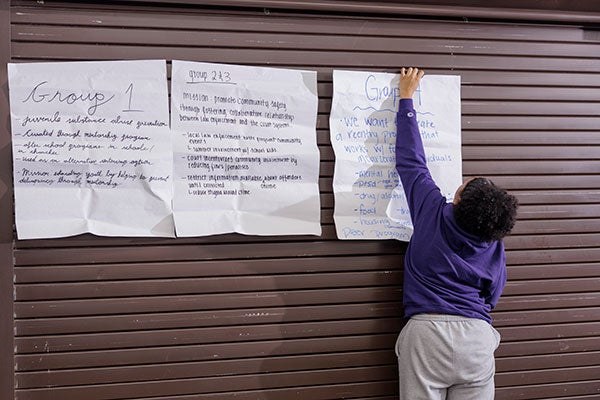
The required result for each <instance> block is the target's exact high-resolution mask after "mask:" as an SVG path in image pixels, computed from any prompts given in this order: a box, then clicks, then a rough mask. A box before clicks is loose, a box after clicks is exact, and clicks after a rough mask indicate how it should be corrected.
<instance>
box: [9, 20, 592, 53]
mask: <svg viewBox="0 0 600 400" xmlns="http://www.w3.org/2000/svg"><path fill="white" fill-rule="evenodd" d="M306 28H307V31H304V32H302V31H296V32H293V33H282V32H277V33H261V32H252V34H251V35H249V34H248V32H232V31H223V32H219V31H214V30H205V28H204V27H203V26H202V25H200V26H197V27H196V28H195V29H186V30H174V29H170V30H164V29H151V28H149V27H146V28H144V29H136V28H123V27H120V28H109V27H104V26H102V25H99V24H96V25H92V26H89V27H87V29H85V31H84V33H82V30H81V27H79V26H77V27H74V26H47V25H46V26H44V25H13V27H12V29H11V39H12V41H13V43H16V42H32V43H89V42H91V43H95V44H98V45H100V44H111V45H114V44H116V45H141V46H150V45H152V46H174V45H176V46H181V47H219V48H236V49H237V48H256V49H279V50H283V49H294V50H301V49H306V50H328V51H355V52H376V51H377V52H385V51H387V50H388V49H390V48H401V49H402V51H404V52H407V53H426V54H453V55H473V54H479V55H510V56H511V57H513V56H530V55H531V54H535V55H536V56H539V57H543V56H552V57H574V58H593V57H594V56H595V54H596V47H595V44H592V43H589V44H588V43H568V44H561V43H543V42H531V41H525V40H520V41H513V42H510V41H506V40H502V41H500V40H489V39H488V40H485V39H480V40H477V41H473V40H468V39H467V40H460V39H459V38H455V37H453V36H448V35H446V36H444V37H439V38H435V39H432V38H421V37H418V38H415V37H404V36H402V34H400V33H396V34H395V35H393V36H382V35H379V36H376V37H369V36H364V35H361V36H355V37H352V40H349V38H348V36H346V35H340V34H334V33H330V34H315V33H314V31H315V29H314V28H311V27H306ZM407 33H408V32H407ZM412 34H414V32H413V33H412Z"/></svg>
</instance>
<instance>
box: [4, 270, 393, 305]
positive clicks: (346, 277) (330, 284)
mask: <svg viewBox="0 0 600 400" xmlns="http://www.w3.org/2000/svg"><path fill="white" fill-rule="evenodd" d="M399 275H400V274H399V273H398V272H397V271H375V272H340V273H331V274H327V273H325V274H305V275H300V274H288V275H280V276H269V275H265V276H263V275H258V276H245V277H244V276H240V277H222V278H189V279H186V278H182V279H152V280H127V281H99V282H76V283H48V284H23V285H17V286H16V288H15V290H16V291H15V299H16V301H25V300H50V299H75V298H80V299H93V298H110V297H129V296H152V295H166V294H169V295H172V294H177V295H182V294H199V293H205V294H206V293H234V292H246V293H248V292H256V291H273V290H294V289H316V288H321V289H329V288H336V287H337V288H340V287H372V286H393V285H398V283H399V279H400V276H399Z"/></svg>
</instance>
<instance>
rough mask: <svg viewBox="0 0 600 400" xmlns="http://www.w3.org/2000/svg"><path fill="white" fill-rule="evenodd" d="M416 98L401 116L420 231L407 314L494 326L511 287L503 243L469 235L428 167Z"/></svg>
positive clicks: (412, 253) (409, 259) (404, 175)
mask: <svg viewBox="0 0 600 400" xmlns="http://www.w3.org/2000/svg"><path fill="white" fill-rule="evenodd" d="M416 114H417V113H416V111H415V110H414V107H413V101H412V99H401V100H400V107H399V110H398V115H397V120H396V122H397V134H398V135H397V139H396V169H397V170H398V174H399V175H400V179H401V180H402V185H403V186H404V192H405V193H406V198H407V200H408V206H409V209H410V214H411V219H412V223H413V226H414V232H413V235H412V238H411V239H410V242H409V244H408V248H407V250H406V255H405V257H404V288H403V294H404V295H403V297H404V310H405V316H406V317H410V316H411V315H414V314H420V313H440V314H452V315H462V316H466V317H470V318H479V319H483V320H485V321H487V322H489V323H491V322H492V318H491V317H490V314H489V313H490V311H491V310H492V308H494V307H495V306H496V303H497V302H498V299H499V297H500V294H501V293H502V290H503V289H504V285H505V284H506V258H505V254H504V245H503V243H502V241H495V242H491V243H488V242H483V241H481V240H480V239H479V238H478V237H476V236H474V235H471V234H469V233H467V232H466V231H465V230H463V229H462V228H461V227H460V226H459V225H458V224H457V222H456V220H455V219H454V215H453V211H452V210H453V207H454V206H453V205H452V203H447V201H446V198H445V197H444V196H443V195H442V194H441V192H440V189H439V188H438V187H437V185H436V184H435V182H434V181H433V179H432V178H431V175H430V173H429V170H428V168H427V165H426V161H425V152H424V150H423V142H422V140H421V135H420V133H419V127H418V125H417V118H416Z"/></svg>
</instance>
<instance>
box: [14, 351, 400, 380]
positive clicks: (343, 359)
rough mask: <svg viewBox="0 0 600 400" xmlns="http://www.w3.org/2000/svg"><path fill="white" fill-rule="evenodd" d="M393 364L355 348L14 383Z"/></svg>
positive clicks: (42, 374) (28, 375)
mask: <svg viewBox="0 0 600 400" xmlns="http://www.w3.org/2000/svg"><path fill="white" fill-rule="evenodd" d="M395 363H396V356H395V354H394V353H393V352H392V351H389V350H373V351H360V352H359V351H354V352H345V353H332V354H309V355H293V356H280V357H261V358H248V359H237V360H216V361H202V362H197V363H176V364H175V363H172V364H160V365H136V366H123V367H109V368H98V369H83V370H81V369H80V370H77V369H71V370H58V371H38V372H22V373H18V374H17V375H16V384H17V387H18V388H19V389H27V388H36V387H56V386H68V385H91V384H103V383H117V382H135V381H152V380H161V379H163V380H164V379H182V378H203V377H211V376H212V377H216V376H227V375H241V374H256V373H277V372H283V371H301V370H318V369H322V368H324V367H327V368H328V369H331V368H343V367H348V366H375V365H382V364H395Z"/></svg>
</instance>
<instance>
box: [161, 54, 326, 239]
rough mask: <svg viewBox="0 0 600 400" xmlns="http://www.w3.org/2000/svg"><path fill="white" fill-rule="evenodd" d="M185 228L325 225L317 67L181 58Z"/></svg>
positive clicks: (275, 230) (259, 230) (174, 93)
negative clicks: (303, 68) (322, 222)
mask: <svg viewBox="0 0 600 400" xmlns="http://www.w3.org/2000/svg"><path fill="white" fill-rule="evenodd" d="M171 83H172V85H171V99H172V102H171V128H172V130H173V148H174V199H173V209H174V215H175V226H176V231H177V235H178V236H201V235H211V234H219V233H229V232H238V233H243V234H255V235H288V234H314V235H319V234H320V233H321V226H320V201H319V187H318V178H319V150H318V147H317V143H316V116H317V101H318V98H317V80H316V72H312V71H297V70H285V69H275V68H258V67H245V66H236V65H224V64H210V63H198V62H186V61H173V69H172V81H171Z"/></svg>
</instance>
